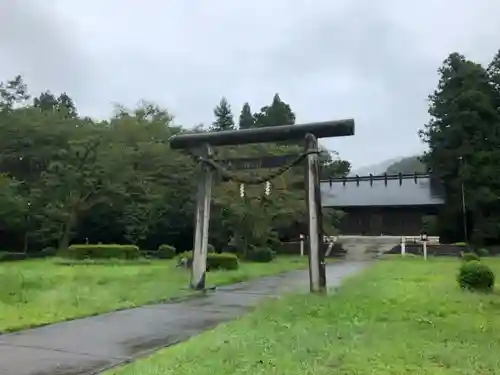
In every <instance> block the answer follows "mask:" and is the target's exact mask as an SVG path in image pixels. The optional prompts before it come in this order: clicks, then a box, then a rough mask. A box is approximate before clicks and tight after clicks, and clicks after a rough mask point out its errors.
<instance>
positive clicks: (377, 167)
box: [349, 157, 402, 176]
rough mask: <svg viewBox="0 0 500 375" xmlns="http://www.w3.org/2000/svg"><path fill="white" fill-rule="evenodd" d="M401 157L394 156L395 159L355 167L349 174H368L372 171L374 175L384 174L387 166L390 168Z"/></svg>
mask: <svg viewBox="0 0 500 375" xmlns="http://www.w3.org/2000/svg"><path fill="white" fill-rule="evenodd" d="M401 159H402V158H400V157H399V158H393V159H389V160H385V161H383V162H381V163H377V164H372V165H368V166H366V167H361V168H358V169H354V170H352V171H351V172H350V173H349V176H356V175H359V176H366V175H369V174H370V173H371V174H373V175H377V174H383V173H384V172H385V171H386V170H387V168H389V167H390V166H391V165H393V164H394V163H397V162H398V161H400V160H401Z"/></svg>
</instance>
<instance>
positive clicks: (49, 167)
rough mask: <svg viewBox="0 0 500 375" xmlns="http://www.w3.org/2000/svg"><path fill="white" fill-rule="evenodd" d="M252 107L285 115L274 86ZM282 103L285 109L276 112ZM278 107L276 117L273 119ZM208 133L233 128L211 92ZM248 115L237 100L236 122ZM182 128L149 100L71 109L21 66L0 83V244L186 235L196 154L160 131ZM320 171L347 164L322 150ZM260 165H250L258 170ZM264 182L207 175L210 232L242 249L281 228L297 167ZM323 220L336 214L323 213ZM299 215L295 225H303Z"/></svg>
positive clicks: (186, 242)
mask: <svg viewBox="0 0 500 375" xmlns="http://www.w3.org/2000/svg"><path fill="white" fill-rule="evenodd" d="M264 108H266V109H265V110H264V109H263V110H262V111H261V112H260V114H259V116H258V117H259V121H260V123H259V124H260V125H259V126H263V125H262V124H267V125H266V126H271V124H273V123H274V122H275V121H276V123H275V124H277V125H279V124H284V123H289V122H290V121H291V120H292V119H294V117H295V115H293V112H291V109H290V106H289V105H286V104H284V103H282V102H281V101H280V99H279V96H278V95H276V96H275V99H274V100H273V102H272V104H271V105H270V106H268V107H264ZM283 110H285V112H286V113H285V112H283ZM280 116H281V117H280ZM214 117H215V118H214V121H213V124H212V126H211V127H210V129H209V130H208V131H220V130H229V129H234V128H235V124H234V120H233V114H232V112H231V106H230V104H229V102H228V101H227V99H225V98H222V99H221V101H220V103H219V104H218V105H217V106H216V108H215V109H214ZM254 124H255V117H254V116H253V115H252V113H251V109H250V105H249V104H248V103H245V104H244V105H243V110H242V114H241V116H240V120H239V125H240V127H241V128H248V127H252V126H254ZM189 131H207V130H203V129H202V128H201V127H195V128H183V127H181V126H178V125H176V124H175V122H174V117H173V115H172V113H171V112H169V111H168V110H166V109H164V108H161V107H159V106H158V105H156V104H154V103H150V102H142V103H141V104H140V105H139V106H137V107H136V108H125V107H122V106H117V107H116V108H115V113H114V114H113V116H111V117H110V118H108V119H106V120H103V121H96V120H92V119H90V118H88V117H84V116H82V115H81V114H79V112H78V109H77V105H76V103H75V102H74V101H73V99H72V98H71V97H70V95H69V94H67V93H53V92H51V91H50V90H45V91H44V92H42V93H40V94H38V96H32V95H30V93H29V90H28V87H27V85H26V84H25V83H24V82H23V79H22V77H21V76H17V77H15V78H14V79H12V80H10V81H6V82H4V83H2V84H0V149H1V150H2V153H1V154H0V234H1V236H0V249H3V250H11V251H21V250H24V251H28V252H36V251H40V250H41V249H43V248H44V247H59V248H65V247H67V246H68V244H70V243H83V242H86V241H89V242H91V243H98V242H102V243H133V244H137V245H139V246H141V247H142V248H144V249H155V248H157V246H158V245H159V244H163V243H165V244H170V245H173V246H175V247H176V248H177V249H179V250H190V249H191V248H192V244H193V238H192V236H193V224H194V199H195V195H196V189H195V182H196V181H195V176H196V173H197V169H196V164H195V162H194V160H193V159H192V157H191V156H190V155H188V153H186V152H181V151H175V150H172V149H170V146H169V142H168V140H169V138H170V137H171V136H172V135H174V134H177V133H179V132H189ZM292 152H297V153H300V152H302V147H298V146H293V147H292V148H290V146H285V145H277V144H256V145H249V146H241V147H220V148H218V149H217V157H245V156H257V155H263V154H269V155H278V154H284V153H292ZM322 160H323V165H324V168H325V170H328V173H329V174H336V173H343V171H344V170H345V168H348V167H349V164H348V163H347V162H345V161H341V160H338V158H336V159H332V158H331V156H330V153H326V154H325V156H324V157H323V159H322ZM268 172H269V171H265V170H259V171H255V172H254V171H252V173H250V174H255V173H257V174H259V173H260V174H266V173H268ZM271 184H272V188H271V194H270V196H265V194H264V190H265V188H264V184H259V185H256V186H246V195H245V197H244V198H241V197H240V196H239V184H238V183H235V182H230V181H223V180H222V179H220V178H216V181H215V183H214V189H213V201H212V220H211V224H210V225H211V229H210V242H211V243H213V244H214V245H216V246H218V247H221V246H225V245H227V243H228V242H229V240H230V239H235V240H236V241H240V243H241V242H243V243H242V248H244V249H246V248H249V247H251V246H258V245H264V244H266V243H270V242H272V241H276V240H278V239H279V238H280V237H281V238H284V237H286V236H287V235H288V232H287V231H288V230H289V228H290V227H292V226H294V225H300V224H301V219H300V218H302V217H304V215H303V212H304V210H305V203H304V200H303V197H304V191H303V167H300V166H299V167H294V168H291V169H290V170H289V171H288V172H286V173H285V174H283V175H281V176H280V177H279V178H277V179H275V180H273V181H271ZM325 215H326V218H327V220H326V221H327V224H326V225H325V226H326V227H327V228H329V230H332V231H333V230H334V228H333V224H335V220H336V219H337V218H338V216H339V214H338V213H336V212H334V211H331V212H327V213H326V214H325ZM302 224H303V223H302Z"/></svg>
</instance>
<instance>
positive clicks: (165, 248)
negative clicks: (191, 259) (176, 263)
mask: <svg viewBox="0 0 500 375" xmlns="http://www.w3.org/2000/svg"><path fill="white" fill-rule="evenodd" d="M175 254H176V249H175V247H173V246H170V245H160V246H159V247H158V251H157V254H156V256H157V258H159V259H173V258H175Z"/></svg>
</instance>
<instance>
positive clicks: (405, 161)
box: [387, 155, 427, 174]
mask: <svg viewBox="0 0 500 375" xmlns="http://www.w3.org/2000/svg"><path fill="white" fill-rule="evenodd" d="M415 172H418V173H424V172H427V167H426V166H425V164H424V163H422V162H421V161H420V155H414V156H408V157H406V158H402V159H400V160H399V161H397V162H395V163H393V164H391V165H390V166H389V167H387V173H388V174H396V173H407V174H408V173H415Z"/></svg>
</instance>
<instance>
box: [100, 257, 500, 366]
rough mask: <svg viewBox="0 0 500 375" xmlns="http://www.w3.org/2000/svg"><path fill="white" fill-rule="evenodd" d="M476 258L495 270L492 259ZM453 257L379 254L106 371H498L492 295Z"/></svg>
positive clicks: (499, 304)
mask: <svg viewBox="0 0 500 375" xmlns="http://www.w3.org/2000/svg"><path fill="white" fill-rule="evenodd" d="M484 262H487V263H489V264H490V265H491V266H492V268H493V269H494V270H495V271H496V274H497V275H500V260H498V259H486V260H484ZM458 266H459V260H457V259H436V258H433V259H429V260H428V261H427V262H426V261H423V260H422V259H421V258H411V259H405V260H401V259H400V258H392V259H390V260H381V261H379V262H377V263H376V264H375V265H374V266H373V267H372V268H370V269H368V270H367V271H366V272H365V273H363V274H360V275H357V276H354V277H353V278H352V279H349V280H348V281H347V282H346V283H345V284H344V286H343V287H341V288H340V290H339V292H338V294H336V295H330V296H328V297H321V296H313V295H296V296H287V297H283V298H281V299H279V300H274V301H268V302H266V303H264V304H263V305H262V306H261V307H259V308H258V309H257V310H255V311H254V312H253V313H251V314H250V315H248V316H246V317H243V318H241V319H240V320H237V321H234V322H231V323H227V324H224V325H220V326H219V327H217V328H215V329H214V330H212V331H209V332H206V333H204V334H202V335H200V336H197V337H193V338H192V339H190V340H188V341H186V342H184V343H181V344H179V345H176V346H173V347H171V348H166V349H163V350H162V351H160V352H158V353H156V354H154V355H152V356H150V357H148V358H145V359H141V360H139V361H137V362H135V363H132V364H130V365H127V366H125V367H123V368H120V369H115V370H111V371H109V372H107V373H106V374H107V375H111V374H116V375H139V374H140V375H168V374H172V375H173V374H175V375H177V374H183V375H190V374H197V375H203V374H218V375H229V374H231V375H235V374H245V375H247V374H253V375H258V374H283V375H285V374H286V375H295V374H296V375H309V374H311V375H312V374H314V375H322V374H324V375H332V374H352V375H354V374H360V375H361V374H362V375H365V374H366V375H367V374H370V375H389V374H394V375H402V374H409V375H410V374H411V375H414V374H419V375H420V374H429V375H444V374H447V375H448V374H463V375H465V374H467V375H475V374H478V375H479V374H481V375H485V374H498V373H499V371H500V355H499V353H500V294H498V293H493V294H490V295H485V294H472V293H468V292H462V291H461V290H460V289H459V288H458V287H457V284H456V281H455V275H456V272H457V269H458Z"/></svg>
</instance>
